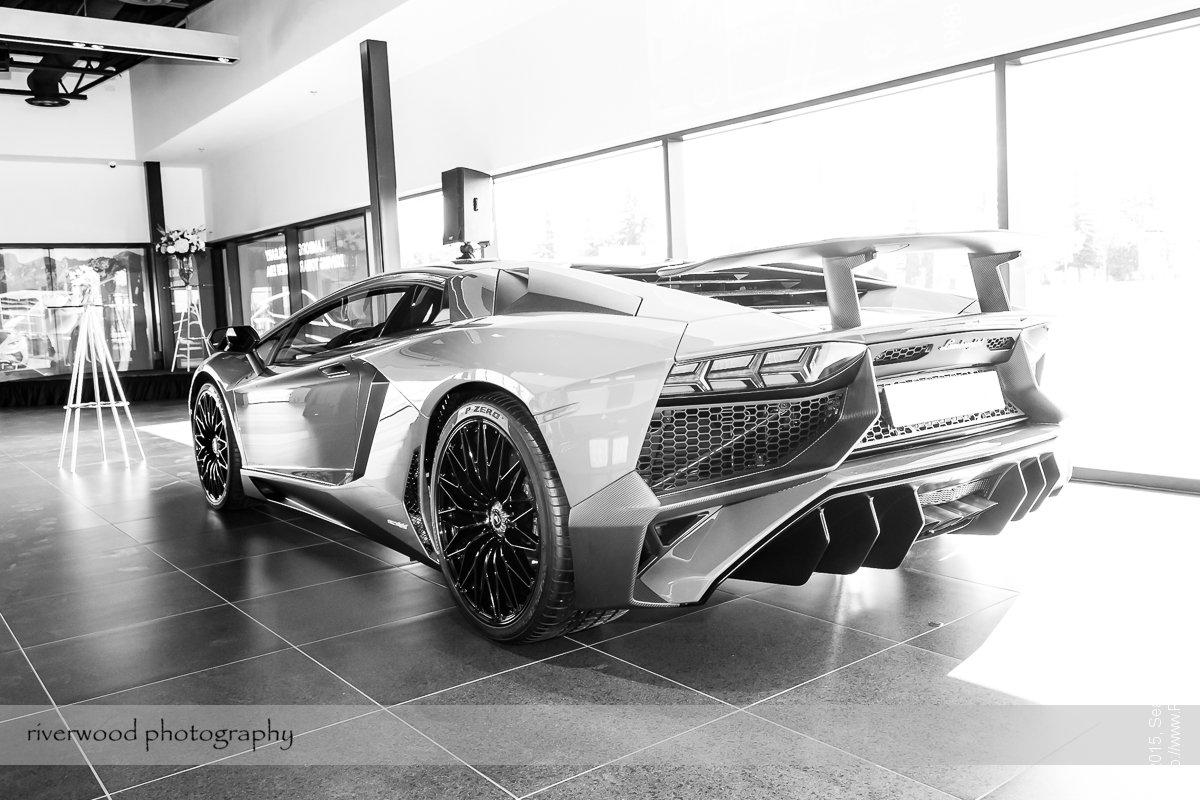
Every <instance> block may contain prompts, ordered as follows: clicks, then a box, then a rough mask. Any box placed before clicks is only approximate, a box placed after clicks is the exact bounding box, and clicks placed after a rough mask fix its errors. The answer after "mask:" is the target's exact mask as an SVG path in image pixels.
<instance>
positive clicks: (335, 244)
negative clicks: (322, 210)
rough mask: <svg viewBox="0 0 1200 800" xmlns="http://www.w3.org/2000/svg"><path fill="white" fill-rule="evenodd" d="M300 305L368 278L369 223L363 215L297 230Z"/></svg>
mask: <svg viewBox="0 0 1200 800" xmlns="http://www.w3.org/2000/svg"><path fill="white" fill-rule="evenodd" d="M298 235H299V239H300V247H299V251H300V298H301V300H300V304H301V306H306V305H308V304H309V303H311V302H313V301H314V300H316V299H318V298H321V297H324V296H325V295H327V294H331V293H332V292H335V291H337V290H338V289H341V288H343V287H345V286H349V285H350V284H352V283H356V282H357V281H360V280H362V279H363V278H365V277H367V269H368V268H367V222H366V219H365V218H363V217H351V218H350V219H343V220H338V221H337V222H328V223H325V224H323V225H314V226H312V227H309V228H300V229H299V230H298Z"/></svg>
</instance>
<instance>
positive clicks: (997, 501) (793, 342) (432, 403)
mask: <svg viewBox="0 0 1200 800" xmlns="http://www.w3.org/2000/svg"><path fill="white" fill-rule="evenodd" d="M945 249H950V250H958V251H962V257H961V258H960V259H959V261H961V264H958V263H956V264H955V265H954V266H955V267H956V268H957V269H958V271H959V272H960V273H961V278H962V285H964V286H967V287H973V289H974V291H973V292H972V293H971V294H972V295H973V296H965V295H958V294H948V293H941V292H935V291H931V290H928V289H917V288H911V287H908V286H905V285H903V284H902V283H900V282H897V281H888V280H884V279H882V278H880V277H878V276H876V277H871V275H872V274H873V272H872V266H871V265H872V262H873V261H874V260H875V259H876V257H877V256H883V255H884V254H886V253H890V252H897V251H902V253H904V254H908V253H924V254H925V255H928V256H935V255H936V256H938V257H939V258H940V257H941V256H942V255H944V254H942V253H926V252H925V251H935V250H945ZM1018 255H1019V252H1018V251H1017V247H1016V239H1015V238H1014V237H1013V236H1012V235H1011V234H1009V233H1007V232H979V233H958V234H939V235H922V236H896V237H886V238H877V239H853V240H851V239H835V240H827V241H822V242H815V243H811V244H802V245H793V246H789V247H783V248H775V249H770V250H762V251H755V252H747V253H739V254H736V255H731V256H725V257H722V258H716V259H710V260H707V261H699V262H691V263H676V264H668V265H666V266H661V267H657V268H645V269H631V268H616V267H595V266H585V267H566V266H555V265H547V264H535V263H521V262H506V261H473V262H463V263H455V264H446V265H440V266H429V267H422V268H420V269H411V270H403V271H400V272H391V273H386V274H383V275H377V276H375V277H372V278H368V279H367V280H365V281H362V282H360V283H357V284H355V285H353V286H350V287H348V288H346V289H342V290H340V291H338V292H336V293H334V294H332V295H330V296H328V297H325V298H323V299H321V300H319V301H317V302H315V303H313V304H312V305H310V306H308V307H306V308H304V309H302V310H301V311H299V312H298V313H296V314H294V315H292V316H291V317H290V318H288V319H287V320H285V321H284V322H282V323H281V324H280V325H279V326H278V327H276V328H275V329H274V330H272V331H270V332H269V333H267V334H266V335H265V336H263V337H262V338H261V339H260V338H259V337H258V336H257V334H256V333H255V332H254V330H253V329H252V328H250V327H246V326H239V327H233V328H223V329H219V330H217V331H215V332H214V333H213V334H212V336H211V343H212V345H213V347H214V348H215V349H216V350H217V351H218V352H217V353H216V354H215V355H213V356H212V357H211V358H210V359H208V361H207V362H205V363H204V365H203V366H202V367H201V368H200V369H199V370H198V371H197V372H196V376H195V380H194V382H193V385H192V390H191V396H190V401H189V407H190V410H191V418H192V428H193V433H194V438H195V452H196V463H197V466H198V468H199V472H200V479H201V483H202V485H203V487H204V492H205V495H206V497H207V499H208V502H209V504H210V505H212V507H214V508H217V509H229V508H235V507H238V506H241V505H243V504H245V503H247V502H249V501H252V500H253V501H267V502H271V503H277V504H282V505H285V506H289V507H291V508H295V509H299V510H301V511H304V512H307V513H309V514H313V515H316V516H318V517H321V518H323V519H326V520H329V521H331V522H334V523H337V524H339V525H342V526H345V527H347V528H350V529H353V530H355V531H358V532H359V533H361V534H363V535H366V536H369V537H371V538H373V539H376V540H378V541H380V542H383V543H385V544H388V545H390V546H392V547H394V548H396V549H397V550H399V551H401V552H403V553H406V554H408V555H409V556H411V557H413V558H415V559H419V560H421V561H423V562H426V563H428V564H430V565H434V566H436V567H438V568H440V569H441V571H442V573H443V574H444V575H445V577H446V583H447V585H448V586H449V587H450V591H451V593H452V594H453V596H454V600H455V601H456V603H457V604H458V606H459V607H460V608H461V609H462V611H463V613H464V614H466V616H467V617H468V618H469V619H470V620H471V621H472V622H473V623H474V624H475V625H476V626H477V627H478V628H479V629H480V630H481V631H483V632H484V633H485V634H486V635H488V636H490V637H492V638H494V639H497V640H501V641H509V642H529V641H534V640H537V639H544V638H547V637H552V636H558V635H561V634H564V633H569V632H571V631H575V630H579V629H580V628H584V627H588V626H592V625H598V624H601V623H604V622H606V621H608V620H611V619H613V618H615V617H617V616H619V615H620V614H621V613H623V610H624V609H628V608H631V607H638V606H647V607H655V606H682V605H691V604H697V603H703V602H705V600H706V599H707V598H708V597H709V595H710V594H711V593H712V592H713V590H714V589H715V588H716V587H717V586H719V585H720V584H721V582H722V581H724V580H726V579H727V578H741V579H749V580H754V581H769V582H773V583H780V584H789V585H799V584H803V583H805V582H806V581H807V580H808V579H809V577H810V576H811V575H812V574H813V573H814V572H827V573H835V574H846V573H851V572H854V571H855V570H857V569H859V568H860V567H863V566H866V567H873V568H878V569H892V568H895V567H897V566H899V565H900V563H901V562H902V561H903V559H904V556H905V554H906V553H907V552H908V550H909V548H910V547H911V546H912V544H913V543H914V542H915V541H917V540H919V539H922V538H925V537H930V536H937V535H941V534H947V533H964V534H995V533H998V532H1000V530H1001V529H1002V528H1004V526H1005V525H1007V524H1008V523H1009V522H1010V521H1013V520H1017V519H1020V518H1021V517H1023V516H1025V515H1026V514H1028V513H1029V512H1030V511H1034V510H1037V508H1038V507H1039V506H1040V505H1041V504H1042V502H1043V501H1044V500H1045V499H1046V498H1047V497H1050V496H1052V495H1054V494H1056V493H1057V492H1058V491H1059V490H1060V489H1061V488H1062V486H1063V485H1064V484H1065V482H1066V481H1067V479H1068V477H1069V472H1070V468H1069V465H1068V463H1067V461H1066V460H1065V458H1064V456H1063V453H1062V452H1061V447H1060V445H1059V443H1058V431H1059V427H1058V423H1059V422H1060V420H1061V418H1062V415H1061V413H1060V412H1059V410H1058V408H1057V407H1056V406H1055V405H1054V403H1052V402H1051V401H1050V400H1049V399H1048V398H1047V397H1046V396H1045V395H1044V394H1043V392H1042V390H1041V387H1040V381H1041V375H1042V368H1043V364H1044V361H1045V346H1046V339H1047V320H1046V319H1045V318H1043V317H1038V316H1033V315H1030V314H1027V313H1023V312H1020V311H1017V310H1014V309H1012V308H1010V306H1009V301H1008V295H1007V292H1006V290H1005V283H1004V281H1003V280H1002V278H1001V271H1002V269H1003V268H1004V265H1005V264H1007V263H1008V262H1009V261H1011V260H1012V259H1014V258H1016V257H1017V256H1018ZM856 270H857V272H856Z"/></svg>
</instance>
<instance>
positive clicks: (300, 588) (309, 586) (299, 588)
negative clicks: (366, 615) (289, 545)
mask: <svg viewBox="0 0 1200 800" xmlns="http://www.w3.org/2000/svg"><path fill="white" fill-rule="evenodd" d="M154 555H156V556H158V557H159V558H162V559H163V561H167V559H166V558H163V556H162V554H161V553H155V554H154ZM238 560H240V559H238ZM167 563H168V564H170V563H171V562H170V561H167ZM172 566H174V565H172ZM175 569H178V570H179V571H180V572H182V573H183V574H184V575H187V576H188V577H189V578H191V579H192V580H194V581H196V582H197V583H199V584H200V585H201V586H203V587H204V588H205V589H208V590H209V591H210V592H212V593H213V594H217V592H216V591H215V590H213V589H212V588H211V587H210V586H208V585H207V584H205V583H204V582H203V581H201V580H200V579H199V578H197V577H196V576H195V575H192V574H191V573H189V572H188V571H187V570H185V569H180V568H179V567H175ZM390 569H394V570H398V569H400V568H399V567H391V568H390ZM389 571H390V570H389V569H373V570H369V571H367V572H360V573H359V574H357V575H347V576H346V577H344V578H334V579H332V580H328V581H319V582H317V583H310V584H307V585H305V586H297V587H295V588H294V589H280V590H279V591H278V592H267V593H266V594H256V595H254V596H253V597H246V598H243V599H241V600H230V599H229V598H227V597H224V596H222V595H219V594H217V596H218V597H220V598H221V599H222V600H224V601H225V602H227V603H229V604H231V605H237V604H238V603H249V602H252V601H254V600H262V599H263V598H265V597H278V596H279V595H281V594H287V593H288V592H299V591H303V590H304V589H312V588H314V587H316V586H328V585H329V584H331V583H341V582H342V581H351V580H354V579H355V578H361V577H363V576H365V575H378V574H380V573H383V572H389ZM413 577H414V578H415V577H416V576H415V575H414V576H413Z"/></svg>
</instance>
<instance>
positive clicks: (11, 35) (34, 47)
mask: <svg viewBox="0 0 1200 800" xmlns="http://www.w3.org/2000/svg"><path fill="white" fill-rule="evenodd" d="M209 2H211V0H0V77H3V75H4V73H5V72H13V73H17V72H18V71H19V72H20V73H23V74H25V80H24V84H25V86H24V87H21V86H20V85H19V84H18V83H16V82H14V84H16V85H14V86H12V87H0V94H7V95H15V96H21V97H25V99H26V102H27V103H29V104H30V105H36V106H42V107H47V108H52V107H58V106H64V105H67V103H69V102H70V101H71V100H75V99H86V95H85V94H84V93H85V92H86V91H87V90H88V89H90V88H92V87H94V86H96V85H97V84H99V83H103V82H104V81H106V80H108V79H109V78H112V77H114V76H116V75H119V74H121V73H122V72H124V71H125V70H127V69H129V68H130V67H132V66H134V65H135V64H138V63H140V62H142V61H145V60H146V58H148V57H149V56H150V55H162V56H167V57H170V56H171V55H173V53H172V51H171V49H170V48H169V47H161V48H159V47H155V46H154V45H153V43H152V38H147V36H146V33H147V31H146V28H145V27H143V26H156V27H160V28H164V29H166V28H179V27H181V26H183V25H184V23H185V22H186V20H187V18H188V15H189V14H191V13H192V12H193V11H196V10H197V9H199V8H201V7H202V6H205V5H208V3H209ZM6 9H12V10H14V11H22V12H38V14H36V15H30V14H26V15H16V14H13V15H6V14H5V10H6ZM42 14H48V15H57V16H64V17H72V18H74V19H72V20H55V19H53V18H46V19H45V22H44V23H39V22H38V20H37V17H40V16H41V15H42ZM112 23H118V24H116V25H114V24H112ZM65 25H71V27H63V26H65ZM18 28H20V30H18ZM30 29H32V30H33V31H35V32H36V34H37V36H36V37H35V36H30V35H29V33H28V32H29V30H30ZM89 29H96V30H97V31H103V35H105V36H107V37H112V38H111V39H110V40H109V43H107V44H100V43H97V42H96V41H95V40H94V39H93V41H74V39H76V38H83V39H87V38H92V37H88V36H87V35H86V34H84V33H74V34H71V35H68V34H67V33H66V31H87V30H89ZM60 30H61V31H63V33H62V34H61V35H60V34H59V33H58V31H60ZM150 33H153V31H150ZM43 34H44V35H43ZM126 38H129V39H131V40H134V41H138V42H146V43H147V46H145V47H141V46H139V47H128V46H122V45H121V44H120V41H121V40H122V39H126ZM31 39H42V41H31ZM211 60H213V61H217V60H221V61H229V60H233V59H225V58H222V59H218V58H215V57H214V58H212V59H211ZM26 70H28V72H27V73H25V71H26Z"/></svg>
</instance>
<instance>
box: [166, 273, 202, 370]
mask: <svg viewBox="0 0 1200 800" xmlns="http://www.w3.org/2000/svg"><path fill="white" fill-rule="evenodd" d="M173 288H182V289H183V290H184V307H183V312H182V313H181V314H180V315H179V322H177V323H176V325H175V354H174V355H173V356H171V371H172V372H174V371H175V370H177V369H179V365H180V361H181V360H182V361H183V362H185V363H184V368H185V369H186V368H188V367H191V366H192V362H193V361H194V360H195V358H194V356H195V354H196V351H199V352H200V353H201V354H202V355H201V359H200V360H203V359H204V358H207V357H208V355H209V352H208V338H207V337H206V336H205V335H204V326H203V324H202V323H201V322H200V302H199V299H198V298H197V297H196V295H195V289H194V287H193V286H192V284H191V283H187V284H184V286H182V287H173Z"/></svg>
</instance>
